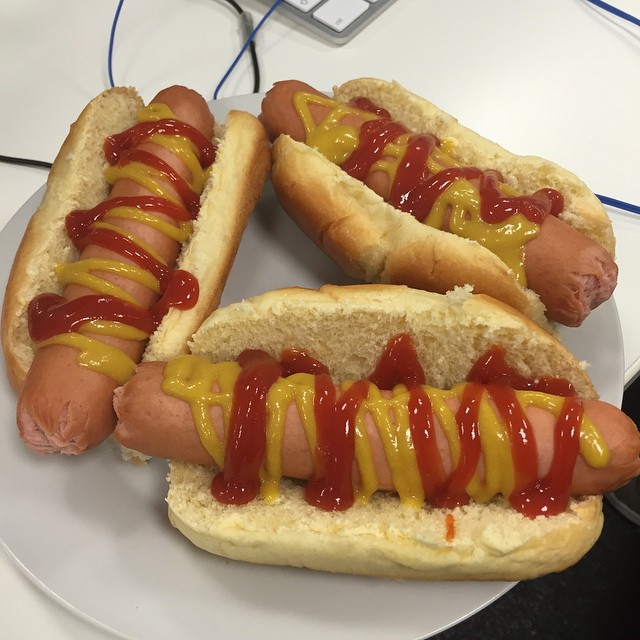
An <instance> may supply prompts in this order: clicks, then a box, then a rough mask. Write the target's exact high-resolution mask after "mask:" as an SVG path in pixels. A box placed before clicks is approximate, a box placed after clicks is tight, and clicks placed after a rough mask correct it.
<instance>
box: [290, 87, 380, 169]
mask: <svg viewBox="0 0 640 640" xmlns="http://www.w3.org/2000/svg"><path fill="white" fill-rule="evenodd" d="M293 103H294V106H295V108H296V110H297V112H298V114H299V115H300V119H301V121H302V123H303V125H304V128H305V131H306V133H307V139H306V143H307V144H308V145H309V146H310V147H313V148H314V149H317V150H318V151H319V152H320V153H321V154H322V155H324V156H325V157H326V158H327V159H328V160H330V161H331V162H334V163H335V164H342V163H343V162H344V161H345V160H346V159H347V158H348V157H349V156H350V155H351V154H352V153H353V152H354V151H355V149H356V147H357V146H358V139H359V136H358V131H357V130H356V129H355V127H353V126H351V125H346V124H344V123H342V119H343V118H344V117H345V116H348V115H349V114H350V113H352V112H353V109H352V108H351V107H348V106H347V105H342V104H338V105H336V103H335V101H333V100H331V99H329V98H326V97H325V96H317V95H312V94H310V93H306V92H303V91H301V92H298V93H296V94H294V96H293ZM313 105H320V106H325V107H328V108H329V109H330V111H329V112H328V113H327V115H326V116H325V117H324V118H323V119H322V121H321V122H319V123H317V124H315V123H314V119H313V116H312V115H311V109H310V107H311V106H313ZM359 115H361V116H362V117H363V119H364V120H375V119H376V118H377V116H376V115H375V114H366V113H361V114H359Z"/></svg>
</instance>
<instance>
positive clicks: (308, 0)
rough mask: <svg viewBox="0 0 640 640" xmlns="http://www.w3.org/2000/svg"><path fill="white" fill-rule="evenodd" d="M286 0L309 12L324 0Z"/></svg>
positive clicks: (303, 11) (293, 5)
mask: <svg viewBox="0 0 640 640" xmlns="http://www.w3.org/2000/svg"><path fill="white" fill-rule="evenodd" d="M284 1H285V2H286V3H287V4H290V5H291V6H292V7H295V8H296V9H298V10H299V11H302V13H308V12H309V11H311V9H313V8H314V7H316V6H317V5H319V4H320V3H321V2H322V0H284ZM374 1H375V0H374Z"/></svg>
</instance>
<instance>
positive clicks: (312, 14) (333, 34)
mask: <svg viewBox="0 0 640 640" xmlns="http://www.w3.org/2000/svg"><path fill="white" fill-rule="evenodd" d="M394 2H395V0H283V2H282V4H281V5H280V6H279V7H278V8H277V9H276V11H275V12H274V14H273V15H272V16H271V19H273V18H274V17H275V16H276V15H281V16H283V17H286V18H288V19H290V20H293V21H295V23H296V24H297V25H301V26H303V27H304V28H305V29H309V30H310V31H312V32H313V33H314V34H315V35H317V36H319V37H320V38H322V39H323V40H326V41H328V42H331V43H332V44H337V45H341V44H346V43H347V42H349V40H351V39H352V38H353V37H354V36H356V35H357V34H358V33H360V31H362V29H364V27H366V26H367V25H368V24H369V23H371V22H372V21H373V20H375V18H377V17H378V16H380V15H381V14H382V12H383V11H384V10H385V9H386V8H387V7H389V6H391V5H392V4H393V3H394ZM262 4H264V5H269V6H270V5H272V4H273V0H262Z"/></svg>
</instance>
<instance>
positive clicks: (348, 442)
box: [305, 374, 369, 511]
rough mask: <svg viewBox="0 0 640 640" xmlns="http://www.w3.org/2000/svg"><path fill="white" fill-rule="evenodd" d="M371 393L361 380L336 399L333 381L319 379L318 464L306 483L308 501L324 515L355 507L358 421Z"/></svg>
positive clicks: (322, 377) (316, 456) (317, 384)
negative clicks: (354, 472) (324, 512)
mask: <svg viewBox="0 0 640 640" xmlns="http://www.w3.org/2000/svg"><path fill="white" fill-rule="evenodd" d="M368 392H369V383H368V382H367V381H366V380H358V381H357V382H354V383H353V384H352V385H351V386H350V387H349V389H347V391H345V392H344V393H343V394H342V395H341V396H340V397H339V398H336V391H335V386H334V384H333V380H332V379H331V377H330V376H328V375H326V374H321V375H319V376H317V377H316V393H315V415H316V425H317V442H316V451H315V462H316V464H315V468H314V473H313V476H312V477H311V478H310V479H309V481H308V482H307V486H306V490H305V499H306V501H307V502H308V503H309V504H311V505H313V506H316V507H318V508H320V509H323V510H324V511H344V510H345V509H348V508H349V507H351V506H353V503H354V489H353V462H354V460H355V421H356V417H357V415H358V409H359V408H360V405H361V404H362V402H363V400H364V399H365V398H366V397H367V394H368Z"/></svg>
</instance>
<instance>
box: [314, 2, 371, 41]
mask: <svg viewBox="0 0 640 640" xmlns="http://www.w3.org/2000/svg"><path fill="white" fill-rule="evenodd" d="M369 6H370V5H369V3H368V2H367V1H366V0H328V1H327V2H325V4H323V5H322V6H321V7H320V8H319V9H318V10H316V11H315V12H314V13H313V17H314V18H315V19H316V20H318V21H319V22H321V23H322V24H324V25H326V26H327V27H330V28H331V29H333V30H335V31H337V32H338V33H339V32H341V31H344V30H345V29H346V28H347V27H348V26H349V25H350V24H352V23H353V22H354V21H355V20H357V19H358V18H359V17H360V16H361V15H362V14H363V13H364V12H365V11H366V10H367V9H368V8H369Z"/></svg>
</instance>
